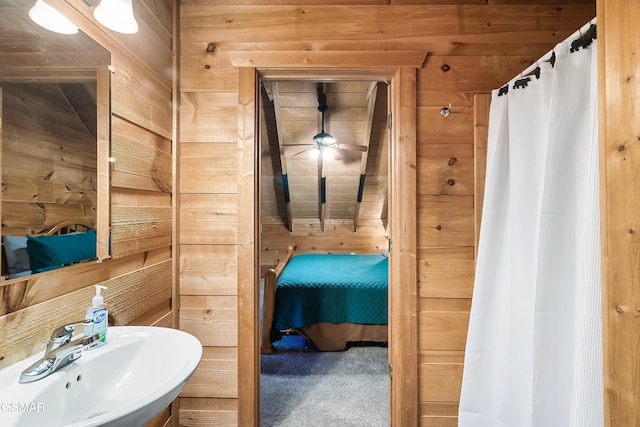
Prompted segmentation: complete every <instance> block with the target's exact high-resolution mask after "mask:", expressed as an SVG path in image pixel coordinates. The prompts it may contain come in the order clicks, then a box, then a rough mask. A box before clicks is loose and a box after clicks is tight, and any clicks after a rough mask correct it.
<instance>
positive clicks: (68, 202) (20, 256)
mask: <svg viewBox="0 0 640 427" xmlns="http://www.w3.org/2000/svg"><path fill="white" fill-rule="evenodd" d="M31 6H33V2H31V1H24V0H21V1H18V0H0V97H1V99H2V108H1V109H0V120H1V122H0V123H1V128H2V132H1V136H0V144H1V147H2V162H1V172H2V204H1V206H2V209H1V211H0V219H1V223H2V251H0V256H1V257H2V276H4V278H5V279H13V278H16V277H20V278H21V279H24V277H25V276H29V275H30V274H35V273H40V272H44V271H49V270H52V269H58V268H60V267H62V266H67V265H72V264H75V263H77V262H81V261H91V260H96V259H100V260H101V259H104V258H107V257H108V255H109V242H108V240H109V239H108V235H109V206H108V203H109V177H108V155H109V149H108V147H109V141H110V115H111V114H110V102H109V99H110V93H109V92H110V89H109V88H110V78H111V77H110V72H109V70H108V66H109V64H110V57H111V55H110V53H109V51H107V50H106V49H105V48H103V47H102V46H101V45H100V44H98V43H97V42H95V41H94V40H92V39H91V38H90V37H89V36H88V35H86V34H85V33H83V32H81V31H79V32H78V33H76V34H70V35H63V34H58V33H54V32H51V31H48V30H46V29H44V28H41V27H39V26H38V25H37V24H35V23H34V22H33V21H31V19H30V18H29V14H28V13H29V9H30V8H31ZM55 227H58V228H59V229H60V231H59V232H58V231H57V230H53V228H55ZM27 236H29V237H27ZM32 237H34V238H32ZM27 241H29V243H28V244H27Z"/></svg>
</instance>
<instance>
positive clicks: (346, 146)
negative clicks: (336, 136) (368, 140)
mask: <svg viewBox="0 0 640 427" xmlns="http://www.w3.org/2000/svg"><path fill="white" fill-rule="evenodd" d="M336 146H337V147H338V148H342V149H343V150H351V151H362V152H363V153H364V152H365V151H367V150H368V149H369V148H368V147H367V146H366V145H357V144H344V143H341V142H339V143H337V144H336Z"/></svg>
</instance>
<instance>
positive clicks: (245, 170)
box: [238, 68, 260, 426]
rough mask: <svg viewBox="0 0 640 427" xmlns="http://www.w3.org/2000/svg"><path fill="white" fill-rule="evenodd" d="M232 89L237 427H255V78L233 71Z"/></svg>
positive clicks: (257, 402) (248, 71)
mask: <svg viewBox="0 0 640 427" xmlns="http://www.w3.org/2000/svg"><path fill="white" fill-rule="evenodd" d="M239 74H240V76H239V77H240V85H239V89H238V313H239V316H238V425H239V426H257V425H259V418H260V397H259V396H260V394H259V393H260V360H259V359H258V358H256V357H255V356H256V355H257V354H259V351H260V342H259V337H260V327H259V323H258V319H259V317H258V316H259V315H258V313H259V306H260V304H259V303H258V301H259V292H260V287H259V286H257V283H258V279H259V277H260V271H259V265H258V263H256V262H255V260H257V259H259V253H258V249H259V248H258V245H257V244H256V242H258V241H259V238H260V237H259V233H258V230H259V227H255V226H253V227H251V226H248V224H258V223H259V220H260V218H259V216H258V209H259V204H258V203H256V200H258V191H259V185H258V180H259V175H258V173H257V168H258V165H259V151H260V150H259V149H258V145H257V144H256V135H257V132H256V126H257V117H258V114H257V105H258V94H257V87H258V85H257V75H256V70H255V69H254V68H242V69H240V70H239Z"/></svg>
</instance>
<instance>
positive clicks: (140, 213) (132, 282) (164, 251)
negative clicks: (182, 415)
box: [0, 0, 177, 425]
mask: <svg viewBox="0 0 640 427" xmlns="http://www.w3.org/2000/svg"><path fill="white" fill-rule="evenodd" d="M48 3H49V4H51V5H52V6H54V7H56V8H57V9H58V10H60V11H61V12H63V13H65V14H66V15H67V16H69V17H70V18H71V19H72V20H74V22H76V23H77V24H78V25H79V26H80V27H81V29H83V30H84V31H85V32H86V33H88V34H89V35H90V36H92V37H93V38H94V39H95V40H97V41H98V42H99V43H101V44H102V45H103V46H104V47H105V48H107V49H108V50H110V51H111V63H112V64H113V66H114V67H115V72H113V73H112V75H111V79H112V84H111V110H112V115H111V121H112V155H113V156H114V157H115V158H116V162H115V163H114V164H113V165H112V170H111V191H110V198H111V254H112V259H111V260H106V261H104V262H103V263H100V264H98V263H90V264H83V265H78V266H73V267H69V268H66V269H62V270H55V271H51V272H47V273H42V274H38V275H34V276H30V277H29V278H28V279H25V280H18V279H14V280H11V281H7V282H6V283H2V284H0V295H1V298H2V303H1V304H0V334H1V337H0V367H3V366H7V365H9V364H11V363H13V362H16V361H18V360H20V359H22V358H24V357H27V356H29V355H32V354H35V353H37V352H38V351H40V350H41V342H42V341H44V340H46V339H48V338H49V335H50V333H51V331H52V329H53V328H54V327H55V326H58V325H60V324H62V323H64V322H69V321H74V320H77V319H78V318H82V317H83V314H84V309H85V307H86V305H87V304H88V303H89V302H90V300H91V296H92V295H93V294H94V289H93V286H92V285H94V284H97V283H100V284H103V285H105V286H107V287H108V288H109V289H108V290H107V291H105V292H104V295H105V301H106V302H107V303H108V304H109V305H110V308H111V312H110V314H111V316H110V317H111V319H110V320H111V322H112V324H115V325H158V326H173V321H172V313H173V312H172V310H173V307H172V298H171V292H172V285H173V283H172V282H173V281H172V266H171V265H172V252H171V231H172V207H171V198H172V194H171V191H172V164H171V152H172V151H171V148H172V142H171V138H172V120H171V118H172V103H171V96H172V84H173V83H172V69H173V68H172V60H173V58H172V44H171V42H172V27H173V25H172V24H173V22H172V16H173V8H174V4H173V2H172V1H171V0H161V1H154V0H141V1H135V2H134V11H135V15H136V18H137V20H138V23H139V25H140V32H139V33H138V34H135V35H131V36H127V35H120V34H115V33H111V32H108V31H107V30H104V29H103V27H101V26H100V25H98V24H97V23H96V22H95V21H94V20H93V17H92V16H91V11H90V10H89V8H88V7H87V6H86V4H85V3H84V2H83V1H82V0H50V1H48ZM9 334H10V336H9ZM168 417H169V411H168V410H167V411H164V412H163V414H161V415H160V416H159V417H157V418H156V419H155V420H154V422H153V423H151V424H152V425H165V424H166V423H167V422H168V421H167V420H168ZM174 420H176V421H175V425H177V419H176V418H174Z"/></svg>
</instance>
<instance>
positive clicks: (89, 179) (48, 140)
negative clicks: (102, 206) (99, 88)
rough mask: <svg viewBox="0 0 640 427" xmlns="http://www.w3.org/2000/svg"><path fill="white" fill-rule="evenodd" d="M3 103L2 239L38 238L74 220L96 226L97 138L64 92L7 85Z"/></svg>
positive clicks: (43, 86) (47, 87)
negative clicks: (39, 233) (36, 236)
mask: <svg viewBox="0 0 640 427" xmlns="http://www.w3.org/2000/svg"><path fill="white" fill-rule="evenodd" d="M2 102H3V104H4V105H3V106H4V115H3V117H2V121H3V125H4V127H3V129H2V132H3V139H2V165H3V169H2V182H3V189H2V224H3V226H2V234H3V235H18V236H24V235H25V234H34V233H37V232H39V231H41V230H42V229H44V228H45V227H47V226H49V225H53V224H55V223H57V222H59V221H62V220H66V219H69V218H75V219H79V220H84V221H85V222H87V223H89V224H95V219H96V214H95V211H96V186H97V183H96V153H97V151H96V141H95V137H93V136H92V135H91V134H90V133H89V132H87V131H85V130H83V127H82V119H81V118H80V117H79V116H78V114H77V113H76V111H75V110H74V109H73V108H71V106H70V105H69V101H68V100H67V98H66V97H65V96H64V95H63V93H62V91H61V89H60V88H59V87H58V86H57V85H56V84H15V83H13V84H10V83H6V84H3V85H2ZM18 136H19V137H18Z"/></svg>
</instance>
